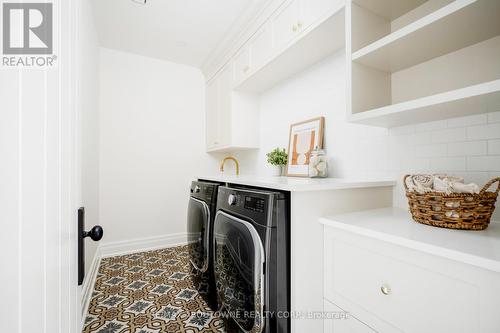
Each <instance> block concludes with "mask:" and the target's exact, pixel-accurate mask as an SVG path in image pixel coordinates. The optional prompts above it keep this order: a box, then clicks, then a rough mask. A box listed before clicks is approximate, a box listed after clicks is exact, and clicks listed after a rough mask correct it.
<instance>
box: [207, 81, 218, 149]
mask: <svg viewBox="0 0 500 333" xmlns="http://www.w3.org/2000/svg"><path fill="white" fill-rule="evenodd" d="M218 102H219V80H217V78H215V79H213V80H211V81H209V82H208V83H207V85H206V89H205V106H206V111H205V116H206V140H207V149H212V148H214V147H215V146H217V145H218V144H219V138H218V136H219V135H218V131H219V124H218V120H217V119H218V115H217V112H218V109H219V106H218Z"/></svg>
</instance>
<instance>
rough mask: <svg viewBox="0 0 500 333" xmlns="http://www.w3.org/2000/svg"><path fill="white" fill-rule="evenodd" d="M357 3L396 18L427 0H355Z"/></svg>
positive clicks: (391, 18) (390, 17)
mask: <svg viewBox="0 0 500 333" xmlns="http://www.w3.org/2000/svg"><path fill="white" fill-rule="evenodd" d="M353 1H354V2H355V3H356V4H357V5H359V6H361V7H363V8H366V9H368V10H369V11H371V12H372V13H375V14H377V15H378V16H380V17H383V18H385V19H388V20H394V19H395V18H398V17H400V16H401V15H403V14H406V13H408V12H409V11H410V10H412V9H414V8H416V7H418V6H420V5H422V4H423V3H424V2H426V1H427V0H353Z"/></svg>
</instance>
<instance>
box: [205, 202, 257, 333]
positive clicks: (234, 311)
mask: <svg viewBox="0 0 500 333" xmlns="http://www.w3.org/2000/svg"><path fill="white" fill-rule="evenodd" d="M214 256H215V257H214V262H215V265H214V268H215V278H216V283H217V297H218V299H219V302H220V303H221V304H222V305H223V306H224V308H225V309H226V310H227V311H228V312H229V314H230V315H231V316H232V317H233V319H234V320H235V322H236V323H237V324H238V325H239V326H240V328H241V329H242V330H243V331H244V332H261V331H262V329H263V306H264V304H263V299H264V298H263V295H264V271H263V267H264V258H265V256H264V248H263V246H262V242H261V240H260V237H259V235H258V233H257V230H255V228H254V226H253V225H252V224H250V223H248V222H247V221H243V220H241V219H239V218H237V217H234V216H231V215H229V214H226V213H224V212H221V211H219V212H217V215H216V217H215V224H214Z"/></svg>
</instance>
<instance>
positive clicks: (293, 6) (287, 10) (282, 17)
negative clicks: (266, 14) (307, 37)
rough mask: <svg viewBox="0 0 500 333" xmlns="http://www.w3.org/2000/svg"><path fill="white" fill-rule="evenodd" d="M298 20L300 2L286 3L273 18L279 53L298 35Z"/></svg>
mask: <svg viewBox="0 0 500 333" xmlns="http://www.w3.org/2000/svg"><path fill="white" fill-rule="evenodd" d="M298 20H299V0H289V1H287V2H285V3H284V4H283V5H282V6H281V7H280V8H279V9H278V11H277V12H276V14H275V15H274V16H273V17H272V19H271V21H272V25H273V35H274V38H273V39H274V45H275V48H276V50H277V51H278V52H279V51H280V50H281V49H282V48H283V47H285V45H287V44H288V43H289V42H291V41H292V39H294V38H295V37H296V36H297V35H298V32H299V28H298V25H297V24H298Z"/></svg>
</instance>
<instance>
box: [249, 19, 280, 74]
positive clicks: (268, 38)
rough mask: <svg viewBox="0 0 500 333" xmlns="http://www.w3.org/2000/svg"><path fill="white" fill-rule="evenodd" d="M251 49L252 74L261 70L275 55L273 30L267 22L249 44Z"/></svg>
mask: <svg viewBox="0 0 500 333" xmlns="http://www.w3.org/2000/svg"><path fill="white" fill-rule="evenodd" d="M248 46H249V49H250V73H253V72H255V71H257V70H259V69H260V68H261V67H262V66H263V65H264V64H265V63H266V62H267V61H269V59H270V58H271V56H272V54H273V47H274V45H273V29H272V25H271V24H270V22H266V23H265V24H264V25H263V26H262V27H261V28H260V29H259V31H257V32H256V33H255V35H254V36H253V37H252V39H250V41H249V42H248Z"/></svg>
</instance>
